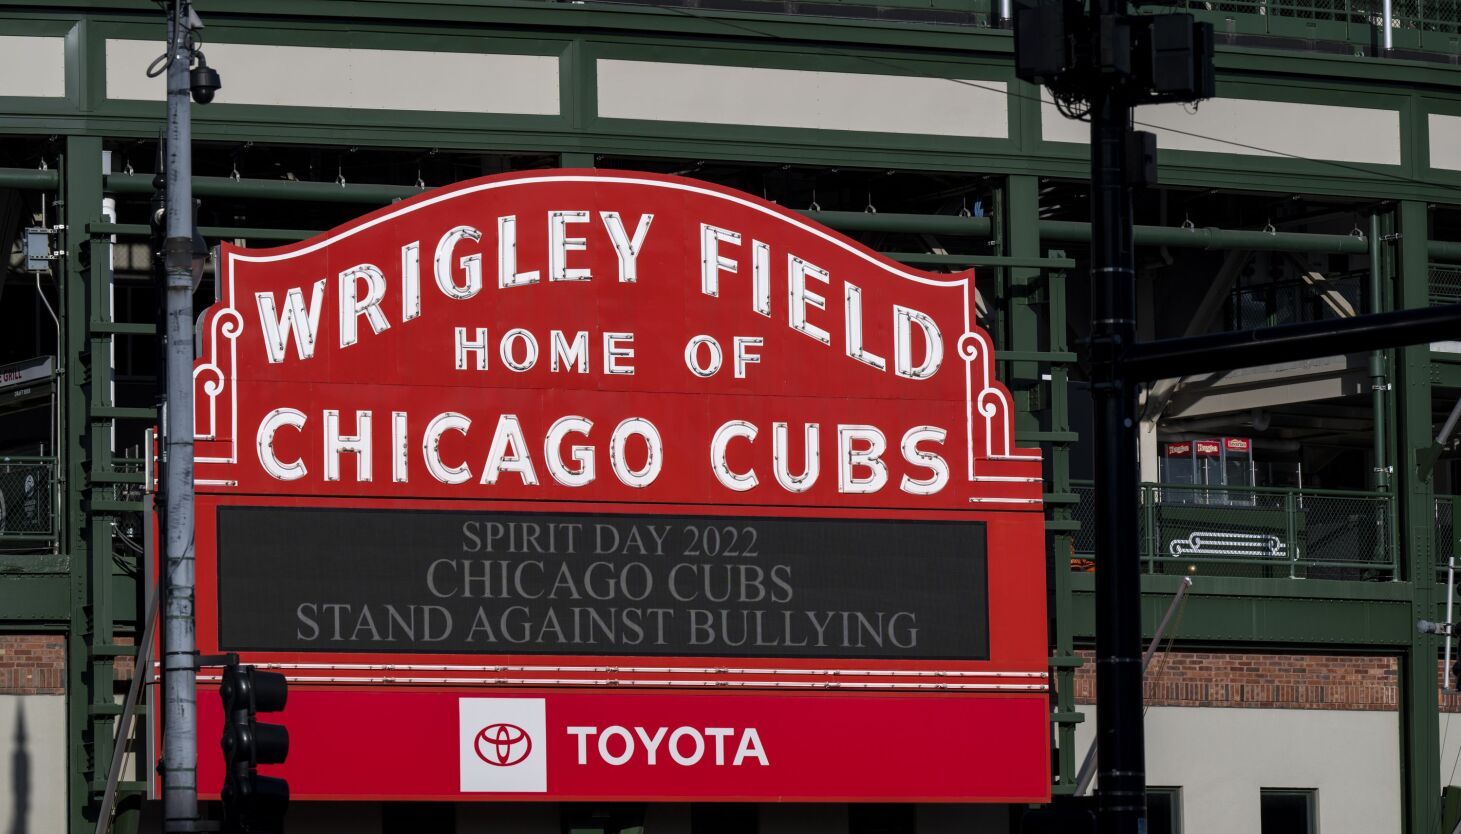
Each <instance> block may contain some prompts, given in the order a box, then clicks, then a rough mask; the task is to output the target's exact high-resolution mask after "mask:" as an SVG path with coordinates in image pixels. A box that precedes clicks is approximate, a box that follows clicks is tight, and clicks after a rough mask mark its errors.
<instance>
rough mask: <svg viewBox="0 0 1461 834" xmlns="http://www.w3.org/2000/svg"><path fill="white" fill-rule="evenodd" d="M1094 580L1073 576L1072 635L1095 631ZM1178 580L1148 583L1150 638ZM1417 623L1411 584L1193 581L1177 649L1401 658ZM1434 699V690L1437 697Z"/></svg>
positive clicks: (1146, 629) (1147, 579)
mask: <svg viewBox="0 0 1461 834" xmlns="http://www.w3.org/2000/svg"><path fill="white" fill-rule="evenodd" d="M1093 579H1094V577H1093V576H1092V575H1091V574H1089V573H1076V574H1073V575H1071V577H1070V583H1071V587H1072V589H1073V602H1072V626H1071V627H1072V632H1073V633H1074V635H1075V636H1076V638H1077V639H1080V640H1083V641H1089V640H1092V639H1094V637H1095V632H1094V626H1093V623H1094V622H1095V620H1094V616H1095V592H1094V582H1093ZM1179 581H1181V577H1178V576H1159V575H1158V576H1143V577H1142V627H1143V633H1144V634H1145V635H1146V636H1148V637H1150V636H1151V634H1152V630H1153V629H1154V628H1155V627H1156V624H1157V622H1158V621H1159V620H1160V619H1161V616H1162V613H1163V612H1165V611H1166V610H1167V605H1168V604H1169V603H1171V601H1172V595H1173V594H1175V593H1176V592H1177V583H1178V582H1179ZM1414 631H1415V619H1414V617H1413V611H1412V609H1411V603H1410V583H1407V582H1340V581H1333V580H1324V579H1304V580H1284V579H1279V580H1274V579H1246V578H1237V577H1222V576H1196V577H1193V586H1192V590H1191V591H1190V592H1189V596H1188V600H1187V603H1186V610H1185V611H1184V612H1183V614H1182V622H1181V625H1180V628H1179V630H1178V632H1177V633H1176V634H1174V635H1173V637H1174V638H1175V639H1176V640H1177V642H1178V643H1185V644H1206V645H1209V646H1213V647H1231V648H1246V649H1263V650H1276V649H1292V650H1302V649H1323V650H1326V651H1335V650H1339V649H1344V650H1346V651H1356V652H1364V651H1390V652H1398V651H1400V650H1402V649H1404V648H1406V647H1408V646H1409V645H1410V640H1411V636H1410V635H1411V633H1412V632H1414ZM1431 694H1432V695H1434V694H1435V693H1434V691H1432V693H1431Z"/></svg>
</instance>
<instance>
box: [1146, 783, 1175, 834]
mask: <svg viewBox="0 0 1461 834" xmlns="http://www.w3.org/2000/svg"><path fill="white" fill-rule="evenodd" d="M1146 830H1147V834H1182V789H1181V788H1147V789H1146Z"/></svg>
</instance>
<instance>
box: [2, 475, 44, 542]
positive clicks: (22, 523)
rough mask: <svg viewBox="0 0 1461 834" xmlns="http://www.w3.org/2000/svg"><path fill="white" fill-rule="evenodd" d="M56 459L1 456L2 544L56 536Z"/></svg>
mask: <svg viewBox="0 0 1461 834" xmlns="http://www.w3.org/2000/svg"><path fill="white" fill-rule="evenodd" d="M55 479H56V459H55V458H44V457H0V542H45V541H50V540H53V539H55V537H56V515H57V513H56V488H55V483H56V480H55Z"/></svg>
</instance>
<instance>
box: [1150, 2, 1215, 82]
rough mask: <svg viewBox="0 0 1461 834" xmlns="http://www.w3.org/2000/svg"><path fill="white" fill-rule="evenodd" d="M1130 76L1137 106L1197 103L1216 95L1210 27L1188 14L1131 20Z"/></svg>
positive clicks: (1160, 15)
mask: <svg viewBox="0 0 1461 834" xmlns="http://www.w3.org/2000/svg"><path fill="white" fill-rule="evenodd" d="M1131 45H1132V75H1133V81H1134V82H1135V87H1136V89H1137V99H1136V101H1135V103H1137V104H1159V103H1162V102H1177V101H1198V100H1201V99H1205V98H1212V97H1213V95H1215V94H1216V89H1215V88H1216V79H1215V78H1214V77H1213V65H1212V57H1213V36H1212V24H1211V23H1198V22H1196V21H1194V20H1193V19H1192V15H1190V14H1158V15H1134V16H1133V17H1132V18H1131Z"/></svg>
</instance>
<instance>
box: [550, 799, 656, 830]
mask: <svg viewBox="0 0 1461 834" xmlns="http://www.w3.org/2000/svg"><path fill="white" fill-rule="evenodd" d="M558 808H559V814H560V821H561V824H562V826H563V827H562V829H561V830H562V832H563V834H625V832H627V831H631V830H632V831H636V832H637V831H643V830H644V805H643V804H640V803H633V802H616V803H604V804H590V803H587V802H585V803H570V802H565V803H563V804H562V805H559V806H558Z"/></svg>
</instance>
